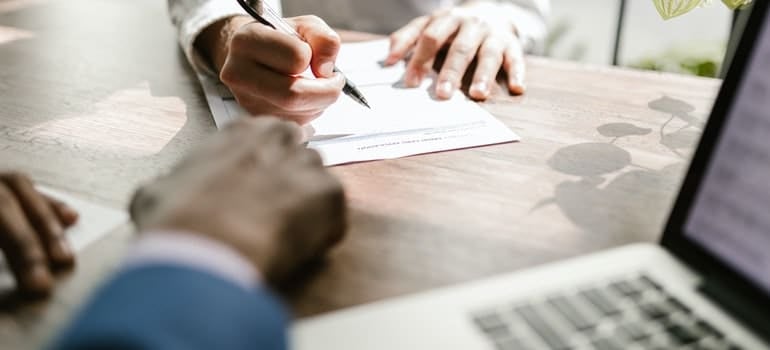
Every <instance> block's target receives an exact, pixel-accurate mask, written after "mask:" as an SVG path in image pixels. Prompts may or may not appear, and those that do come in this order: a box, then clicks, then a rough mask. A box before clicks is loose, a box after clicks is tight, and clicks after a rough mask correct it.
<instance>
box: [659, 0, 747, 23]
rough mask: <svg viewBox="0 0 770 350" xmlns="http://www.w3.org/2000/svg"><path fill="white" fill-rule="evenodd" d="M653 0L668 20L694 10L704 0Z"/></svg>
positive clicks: (662, 15) (661, 14)
mask: <svg viewBox="0 0 770 350" xmlns="http://www.w3.org/2000/svg"><path fill="white" fill-rule="evenodd" d="M723 1H729V0H723ZM732 1H733V2H734V1H740V0H732ZM744 1H745V0H744ZM652 2H653V3H654V4H655V8H656V9H657V10H658V13H660V16H661V17H663V19H665V20H668V19H671V18H674V17H676V16H681V15H683V14H685V13H687V12H690V11H692V9H694V8H696V7H698V6H699V5H700V4H702V3H703V2H704V0H652ZM741 2H743V1H741Z"/></svg>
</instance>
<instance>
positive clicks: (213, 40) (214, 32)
mask: <svg viewBox="0 0 770 350" xmlns="http://www.w3.org/2000/svg"><path fill="white" fill-rule="evenodd" d="M253 21H254V20H253V19H252V18H251V17H249V16H245V15H236V16H231V17H227V18H224V19H221V20H219V21H217V22H214V23H212V24H211V25H210V26H208V27H206V29H204V30H203V31H202V32H201V34H200V35H198V37H197V38H196V39H195V43H194V45H195V49H196V50H198V52H199V53H200V54H201V56H202V57H203V58H204V59H205V60H206V61H207V63H208V64H209V65H211V67H212V68H214V70H215V71H217V72H219V71H220V70H221V69H222V66H223V65H224V63H225V60H226V59H227V55H228V54H229V48H230V38H232V36H233V34H235V32H236V31H238V29H240V28H241V27H242V26H244V25H246V24H248V23H251V22H253Z"/></svg>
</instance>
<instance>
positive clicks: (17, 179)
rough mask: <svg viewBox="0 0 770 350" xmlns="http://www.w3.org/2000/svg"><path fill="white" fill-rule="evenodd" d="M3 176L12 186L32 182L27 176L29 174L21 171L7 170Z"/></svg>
mask: <svg viewBox="0 0 770 350" xmlns="http://www.w3.org/2000/svg"><path fill="white" fill-rule="evenodd" d="M2 178H3V180H5V182H6V183H8V185H10V186H12V187H18V186H21V185H26V184H29V183H31V182H32V181H31V180H30V179H29V177H28V176H27V174H24V173H22V172H19V171H11V172H7V173H5V174H3V176H2Z"/></svg>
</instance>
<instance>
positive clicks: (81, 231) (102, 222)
mask: <svg viewBox="0 0 770 350" xmlns="http://www.w3.org/2000/svg"><path fill="white" fill-rule="evenodd" d="M38 190H39V191H40V192H42V193H45V194H47V195H49V196H51V197H54V198H56V199H59V200H61V201H63V202H65V203H67V205H69V206H70V207H72V208H73V209H75V210H76V211H77V212H78V214H80V216H79V217H78V222H77V223H76V224H75V225H73V226H72V227H70V228H69V229H67V232H66V235H67V239H68V240H69V243H70V246H71V247H72V249H74V250H75V252H80V251H82V250H83V249H85V248H86V247H87V246H88V245H89V244H91V243H93V242H95V241H96V240H97V239H99V238H101V237H102V236H104V235H105V234H107V233H109V232H110V231H112V230H114V229H115V228H117V227H118V226H120V225H122V224H124V223H126V222H127V221H128V215H127V214H126V213H125V212H124V211H122V210H115V209H111V208H107V207H103V206H100V205H96V204H93V203H89V202H86V201H84V200H82V199H78V198H75V197H73V196H70V195H66V194H64V193H61V192H58V191H55V190H52V189H50V188H46V187H40V186H39V187H38ZM14 285H15V283H14V282H13V276H12V275H11V272H10V271H9V270H8V266H7V265H6V262H5V259H4V258H3V257H2V256H0V291H7V290H10V289H11V288H13V286H14Z"/></svg>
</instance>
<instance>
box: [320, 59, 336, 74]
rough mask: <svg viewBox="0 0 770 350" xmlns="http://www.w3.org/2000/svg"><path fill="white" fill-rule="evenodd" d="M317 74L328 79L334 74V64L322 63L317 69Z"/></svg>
mask: <svg viewBox="0 0 770 350" xmlns="http://www.w3.org/2000/svg"><path fill="white" fill-rule="evenodd" d="M318 70H319V72H320V73H321V75H323V76H324V77H330V76H332V74H334V62H324V63H321V66H320V67H318Z"/></svg>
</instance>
